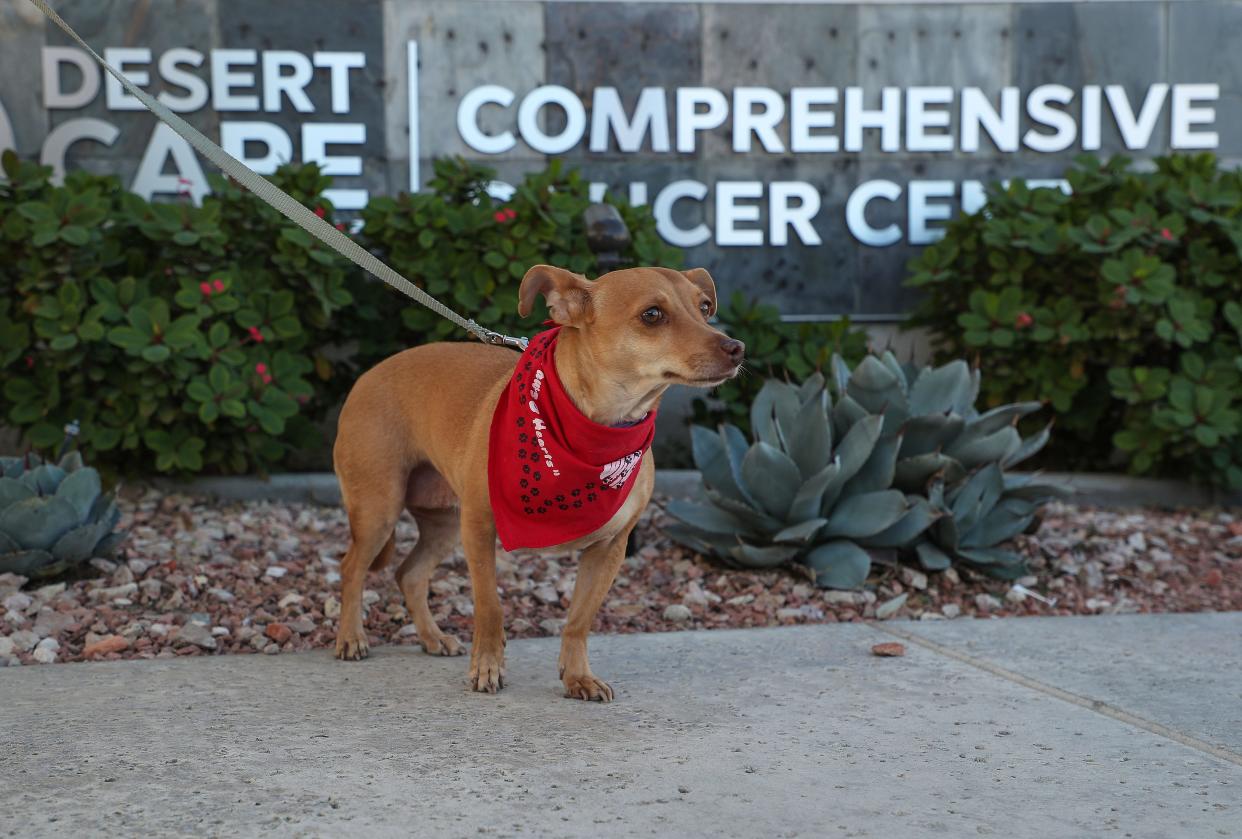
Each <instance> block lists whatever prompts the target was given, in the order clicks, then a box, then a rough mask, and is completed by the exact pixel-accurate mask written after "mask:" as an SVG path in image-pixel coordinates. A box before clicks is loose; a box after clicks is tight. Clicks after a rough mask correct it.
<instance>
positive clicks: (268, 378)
mask: <svg viewBox="0 0 1242 839" xmlns="http://www.w3.org/2000/svg"><path fill="white" fill-rule="evenodd" d="M271 383H272V374H271V373H264V374H263V384H265V385H270V384H271Z"/></svg>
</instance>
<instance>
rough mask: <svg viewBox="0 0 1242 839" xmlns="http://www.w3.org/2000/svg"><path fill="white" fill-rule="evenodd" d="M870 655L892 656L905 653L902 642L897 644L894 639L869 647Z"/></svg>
mask: <svg viewBox="0 0 1242 839" xmlns="http://www.w3.org/2000/svg"><path fill="white" fill-rule="evenodd" d="M871 654H872V655H878V656H880V657H881V658H893V657H896V656H903V655H905V654H906V648H905V645H904V644H898V643H897V642H896V641H889V642H887V643H884V644H876V645H875V646H874V647H872V648H871Z"/></svg>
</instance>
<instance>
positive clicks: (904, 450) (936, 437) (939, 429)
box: [900, 414, 966, 458]
mask: <svg viewBox="0 0 1242 839" xmlns="http://www.w3.org/2000/svg"><path fill="white" fill-rule="evenodd" d="M965 425H966V421H965V420H963V419H962V418H961V417H960V416H958V415H957V414H928V415H926V416H914V417H910V419H908V420H906V422H905V424H904V425H903V426H902V427H901V434H902V439H901V453H900V457H903V458H905V457H916V456H918V455H921V454H930V453H931V452H938V451H940V450H941V449H943V448H944V447H945V446H946V445H948V444H949V443H950V442H952V441H953V440H955V439H956V438H957V437H958V435H960V434H961V433H962V429H963V428H964V427H965Z"/></svg>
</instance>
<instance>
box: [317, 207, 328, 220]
mask: <svg viewBox="0 0 1242 839" xmlns="http://www.w3.org/2000/svg"><path fill="white" fill-rule="evenodd" d="M315 215H317V216H319V217H320V218H323V217H324V216H325V215H327V211H326V210H324V208H323V207H316V208H315Z"/></svg>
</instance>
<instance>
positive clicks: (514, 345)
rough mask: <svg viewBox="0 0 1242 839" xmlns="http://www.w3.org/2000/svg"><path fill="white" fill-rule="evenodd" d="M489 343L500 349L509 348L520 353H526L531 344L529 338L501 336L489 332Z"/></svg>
mask: <svg viewBox="0 0 1242 839" xmlns="http://www.w3.org/2000/svg"><path fill="white" fill-rule="evenodd" d="M487 343H489V344H494V345H496V346H498V347H509V348H510V349H514V350H517V351H518V352H526V345H527V344H529V343H530V339H529V338H515V337H513V336H512V335H501V334H500V333H499V332H491V331H489V332H488V334H487Z"/></svg>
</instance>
